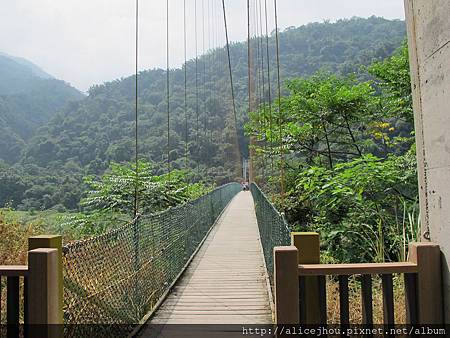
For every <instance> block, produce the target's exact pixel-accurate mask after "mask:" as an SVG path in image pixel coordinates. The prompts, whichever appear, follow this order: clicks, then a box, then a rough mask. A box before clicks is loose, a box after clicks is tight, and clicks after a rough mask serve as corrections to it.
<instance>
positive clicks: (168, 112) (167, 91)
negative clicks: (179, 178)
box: [166, 0, 171, 175]
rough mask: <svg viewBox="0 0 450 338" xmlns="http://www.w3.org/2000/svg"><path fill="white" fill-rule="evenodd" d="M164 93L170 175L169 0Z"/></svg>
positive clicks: (168, 169)
mask: <svg viewBox="0 0 450 338" xmlns="http://www.w3.org/2000/svg"><path fill="white" fill-rule="evenodd" d="M166 4H167V6H166V9H167V12H166V16H167V17H166V47H167V48H166V62H167V76H166V94H167V97H166V99H167V173H168V174H169V175H170V172H171V167H170V46H169V0H167V1H166Z"/></svg>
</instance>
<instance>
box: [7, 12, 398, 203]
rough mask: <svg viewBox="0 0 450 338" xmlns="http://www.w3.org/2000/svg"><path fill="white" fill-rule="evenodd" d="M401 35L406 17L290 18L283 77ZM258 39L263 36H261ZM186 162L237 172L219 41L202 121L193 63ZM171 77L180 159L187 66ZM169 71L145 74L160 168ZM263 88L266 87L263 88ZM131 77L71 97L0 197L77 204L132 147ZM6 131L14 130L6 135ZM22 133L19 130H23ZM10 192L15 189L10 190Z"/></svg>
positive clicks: (147, 138) (388, 47)
mask: <svg viewBox="0 0 450 338" xmlns="http://www.w3.org/2000/svg"><path fill="white" fill-rule="evenodd" d="M404 39H405V27H404V23H403V22H402V21H389V20H385V19H382V18H375V17H372V18H369V19H360V18H354V19H351V20H341V21H338V22H337V23H314V24H309V25H306V26H303V27H300V28H289V29H287V30H286V31H285V32H283V33H282V34H281V35H280V43H281V48H280V49H281V71H282V78H283V80H287V79H289V78H294V77H298V76H303V75H310V74H313V73H315V72H316V71H318V70H320V69H326V70H328V71H330V72H333V73H337V74H348V73H352V72H355V73H356V74H357V76H358V77H365V76H367V75H366V74H367V72H360V70H361V67H362V66H367V65H369V64H371V63H372V62H373V61H376V60H381V59H384V58H386V57H387V56H389V55H391V54H392V53H393V51H394V50H396V49H397V48H398V47H399V46H400V45H401V43H402V41H403V40H404ZM253 43H254V44H255V45H257V43H258V41H257V40H254V41H253ZM269 49H270V53H271V55H270V61H271V66H272V67H271V69H272V73H271V77H272V80H273V81H274V83H275V78H276V77H275V72H274V70H275V54H274V51H275V38H274V36H271V37H270V39H269ZM231 59H232V68H233V76H234V77H235V91H236V96H237V97H236V102H237V103H238V106H237V110H238V122H239V123H238V125H239V129H240V130H239V135H240V136H239V140H238V142H239V144H240V145H241V149H242V151H243V153H244V155H246V153H247V151H248V150H247V146H246V145H247V140H246V138H245V137H244V133H243V129H244V127H243V126H244V124H245V122H246V121H247V45H246V44H245V43H235V44H233V45H232V46H231ZM186 66H187V73H188V84H187V85H188V129H189V131H188V140H189V145H188V148H189V163H190V166H191V167H192V168H198V171H197V173H198V177H197V178H198V179H207V178H208V177H211V178H212V179H214V180H215V181H216V182H217V183H223V182H225V181H227V180H230V179H234V178H236V177H237V175H238V173H237V159H238V156H237V149H236V142H235V138H234V135H235V130H234V118H233V114H232V109H231V100H230V94H229V92H230V89H229V77H228V69H227V63H226V50H225V49H216V50H214V51H211V52H209V53H207V54H206V55H204V56H202V57H200V59H199V60H198V65H197V67H198V68H197V69H198V72H199V73H198V83H199V88H198V94H199V104H198V112H199V116H198V124H197V116H196V110H197V105H196V87H195V83H196V76H195V62H194V60H191V61H189V62H188V63H187V65H186ZM170 80H171V98H170V102H171V145H170V148H171V153H170V157H171V161H172V163H173V167H174V168H182V167H183V165H184V148H185V144H184V140H185V137H186V135H185V120H184V119H185V115H184V70H182V69H174V70H172V72H171V74H170ZM165 81H166V78H165V72H164V71H162V70H148V71H144V72H141V73H140V75H139V83H140V87H139V102H140V110H139V125H140V129H139V137H140V154H141V157H142V158H143V159H147V160H150V161H151V162H153V163H154V166H155V172H159V173H161V171H162V170H163V168H164V167H163V166H162V165H161V164H162V163H163V162H164V160H165V152H166V128H167V127H166V109H167V108H166V101H165V95H166V90H165ZM266 94H267V93H266ZM133 126H134V77H128V78H124V79H121V80H117V81H114V82H111V83H106V84H104V85H100V86H94V87H92V88H91V89H90V91H89V96H88V97H87V98H85V99H84V100H82V101H78V102H74V103H71V104H69V105H66V106H65V108H64V109H63V110H62V111H61V113H59V114H58V115H57V116H55V117H54V118H52V119H51V120H50V122H49V123H47V124H46V125H45V126H44V127H43V128H41V129H40V130H39V132H38V133H37V134H36V135H35V136H34V137H33V138H32V139H31V140H30V141H29V145H28V146H27V147H26V149H25V151H24V153H23V156H22V158H21V162H20V164H17V165H15V166H14V167H12V168H8V169H6V168H5V170H3V174H2V175H3V177H1V178H0V191H1V193H0V204H4V203H6V202H8V201H10V202H12V205H13V206H16V207H20V208H24V209H26V208H51V207H53V206H55V205H60V206H61V207H65V208H69V209H76V208H77V205H78V201H79V199H80V197H81V194H82V191H83V187H82V184H80V183H81V181H82V177H83V176H84V175H86V174H96V175H98V174H101V173H102V172H103V171H104V170H105V169H106V168H108V166H109V165H110V163H111V162H124V161H129V160H130V159H132V157H133V135H134V131H133ZM8 139H13V138H12V137H11V138H8ZM19 140H20V138H19ZM8 192H10V193H12V192H14V194H15V196H11V195H10V194H8Z"/></svg>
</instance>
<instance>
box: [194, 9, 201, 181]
mask: <svg viewBox="0 0 450 338" xmlns="http://www.w3.org/2000/svg"><path fill="white" fill-rule="evenodd" d="M194 7H195V15H194V17H195V118H196V122H195V142H196V162H197V174H199V173H200V142H199V136H200V135H199V133H200V128H199V125H200V119H199V89H198V22H197V20H198V17H197V0H195V1H194Z"/></svg>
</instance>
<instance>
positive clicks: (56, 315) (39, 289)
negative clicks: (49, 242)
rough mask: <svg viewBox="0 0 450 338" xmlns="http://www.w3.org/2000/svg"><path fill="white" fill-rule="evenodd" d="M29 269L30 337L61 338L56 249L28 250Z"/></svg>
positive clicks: (60, 309)
mask: <svg viewBox="0 0 450 338" xmlns="http://www.w3.org/2000/svg"><path fill="white" fill-rule="evenodd" d="M28 271H29V275H28V297H29V302H28V316H29V317H28V318H29V320H28V323H29V324H30V325H32V328H31V329H30V330H29V333H30V337H32V338H34V337H36V338H38V337H39V338H41V337H45V338H50V337H51V338H57V337H61V336H62V324H63V323H62V308H61V307H60V304H61V300H60V299H59V292H58V279H59V272H58V250H57V249H35V250H31V251H29V252H28Z"/></svg>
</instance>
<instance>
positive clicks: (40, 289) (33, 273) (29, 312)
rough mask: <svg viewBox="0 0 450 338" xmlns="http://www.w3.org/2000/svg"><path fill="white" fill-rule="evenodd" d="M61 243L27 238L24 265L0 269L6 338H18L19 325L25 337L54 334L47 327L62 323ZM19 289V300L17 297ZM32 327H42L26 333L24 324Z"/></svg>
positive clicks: (57, 238)
mask: <svg viewBox="0 0 450 338" xmlns="http://www.w3.org/2000/svg"><path fill="white" fill-rule="evenodd" d="M61 244H62V242H61V237H60V236H38V237H31V238H29V241H28V247H29V251H28V265H18V266H14V265H10V266H0V323H1V322H2V318H1V314H2V308H1V304H2V290H1V285H2V283H1V279H2V278H6V281H7V282H6V324H7V337H8V338H9V337H19V333H20V332H19V325H20V324H25V332H24V333H25V336H27V337H34V336H36V337H50V336H55V334H56V335H58V333H59V332H58V330H55V329H54V328H52V329H51V328H50V326H49V324H62V323H63V315H62V313H63V312H62V262H61V254H62V249H61ZM22 285H23V286H22ZM21 289H22V290H23V297H21V295H20V290H21ZM21 299H23V305H22V304H21ZM21 308H23V313H22V316H21V313H20V309H21ZM21 318H22V319H23V320H21ZM36 324H37V325H43V327H41V329H40V330H27V328H28V327H27V326H28V325H36Z"/></svg>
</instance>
